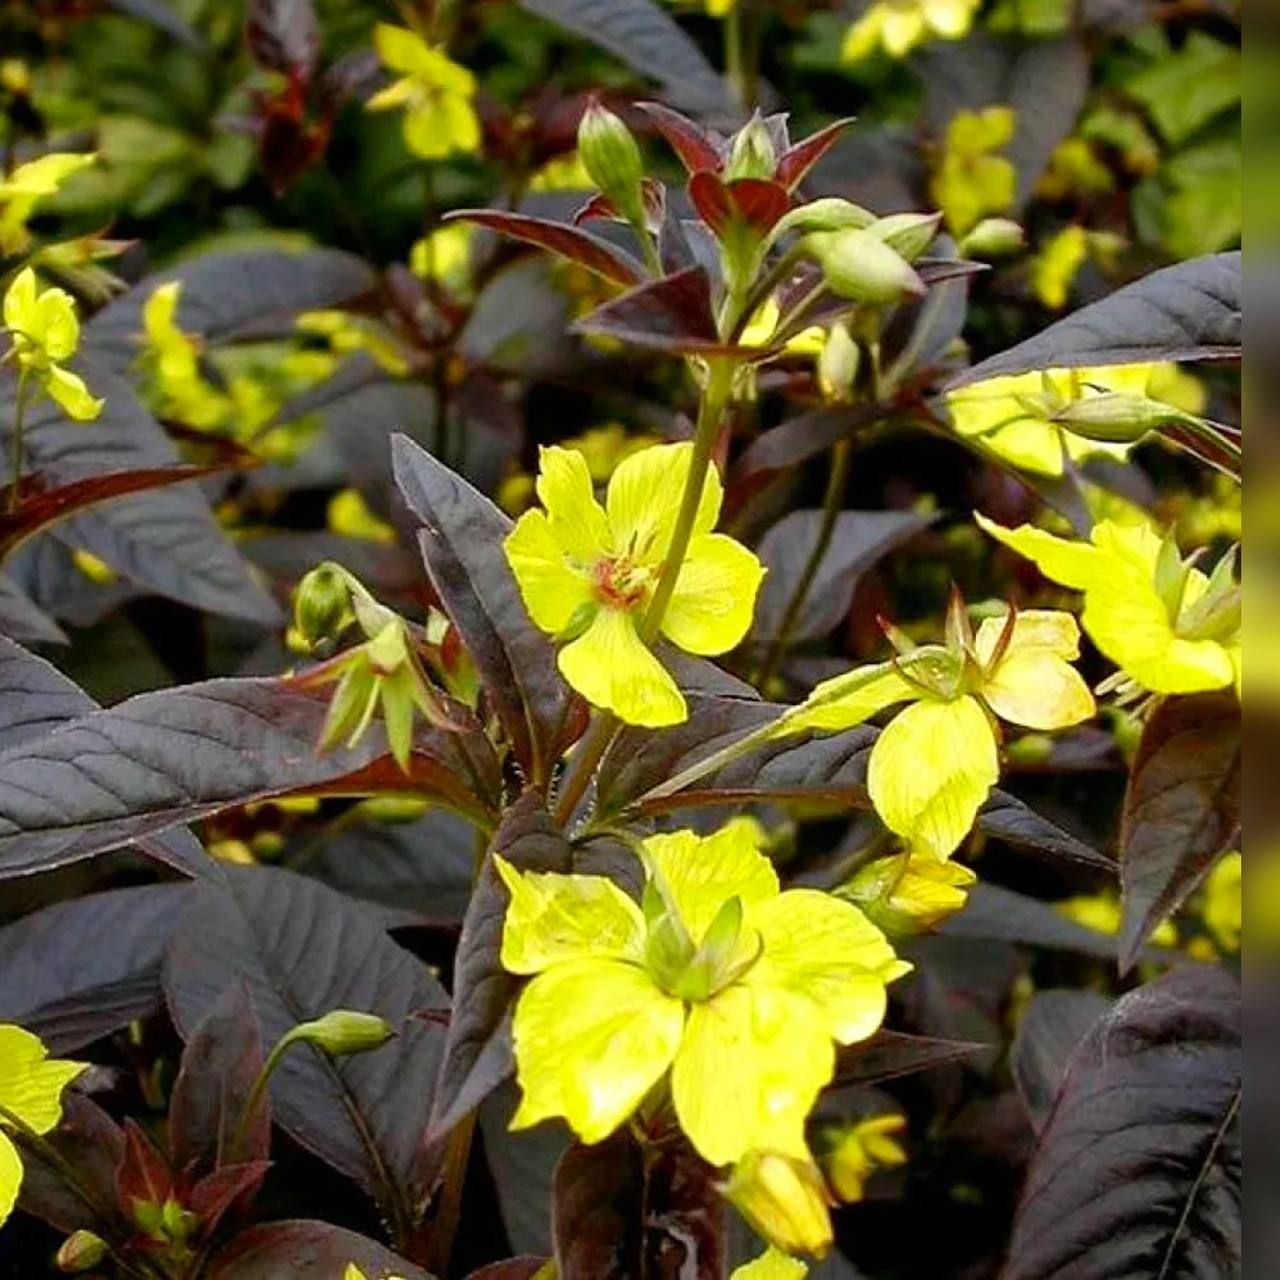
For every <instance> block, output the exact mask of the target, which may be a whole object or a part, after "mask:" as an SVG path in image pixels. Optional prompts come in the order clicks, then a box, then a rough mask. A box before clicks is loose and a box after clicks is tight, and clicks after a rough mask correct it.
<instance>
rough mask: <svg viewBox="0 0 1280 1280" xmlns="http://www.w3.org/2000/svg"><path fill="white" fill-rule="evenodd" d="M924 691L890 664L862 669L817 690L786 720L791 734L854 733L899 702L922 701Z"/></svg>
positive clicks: (833, 679) (841, 676) (828, 681)
mask: <svg viewBox="0 0 1280 1280" xmlns="http://www.w3.org/2000/svg"><path fill="white" fill-rule="evenodd" d="M919 696H920V691H919V690H918V689H916V688H915V687H914V686H913V685H911V684H910V683H909V682H908V681H906V680H905V679H903V677H902V676H901V675H899V673H898V672H897V671H896V670H895V669H894V667H893V665H892V664H891V663H888V662H881V663H877V664H875V665H874V666H868V667H858V668H856V669H855V670H853V671H847V672H845V674H844V675H840V676H832V677H831V679H830V680H823V681H822V682H821V683H820V684H818V685H817V686H815V688H814V690H813V692H812V693H811V694H810V695H809V696H808V697H807V698H806V699H805V700H804V702H803V703H801V705H800V707H799V709H798V710H797V711H796V712H794V713H793V714H792V715H789V716H788V717H787V720H786V725H787V731H788V732H789V733H798V732H800V730H802V729H832V730H838V729H851V728H853V726H854V725H858V724H861V723H862V722H863V721H864V720H868V719H870V717H871V716H873V715H875V714H876V712H877V711H883V710H884V709H885V708H886V707H891V706H893V704H894V703H895V702H907V701H909V700H911V699H912V698H918V697H919Z"/></svg>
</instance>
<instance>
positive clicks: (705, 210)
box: [689, 169, 734, 235]
mask: <svg viewBox="0 0 1280 1280" xmlns="http://www.w3.org/2000/svg"><path fill="white" fill-rule="evenodd" d="M689 200H690V203H691V204H692V205H693V207H694V209H695V210H696V211H697V214H698V217H700V218H701V219H702V220H703V222H705V223H706V224H707V226H709V227H710V228H711V230H712V231H714V232H715V233H716V234H717V235H719V234H720V233H721V232H722V231H723V230H724V229H725V227H727V226H728V225H729V223H730V222H732V221H733V215H734V204H733V200H732V198H731V197H730V195H729V187H728V184H727V183H725V182H724V181H722V180H721V178H720V177H719V175H718V174H715V173H712V172H711V171H710V170H709V169H704V170H702V171H701V172H700V173H695V174H694V175H693V177H691V178H690V179H689Z"/></svg>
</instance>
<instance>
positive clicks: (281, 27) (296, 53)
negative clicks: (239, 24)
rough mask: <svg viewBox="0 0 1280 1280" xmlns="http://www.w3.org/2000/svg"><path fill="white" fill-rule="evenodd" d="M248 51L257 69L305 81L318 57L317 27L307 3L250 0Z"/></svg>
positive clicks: (282, 0) (308, 2)
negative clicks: (258, 67) (277, 72)
mask: <svg viewBox="0 0 1280 1280" xmlns="http://www.w3.org/2000/svg"><path fill="white" fill-rule="evenodd" d="M245 36H246V38H247V40H248V43H249V52H250V53H251V54H253V57H254V60H255V61H256V62H257V63H258V65H259V66H260V67H265V68H266V69H267V70H268V71H279V72H282V73H283V74H285V75H288V76H295V77H297V78H298V79H299V80H301V81H303V82H306V81H309V80H310V79H311V76H312V74H313V73H314V72H315V68H316V59H317V57H318V56H319V54H320V25H319V23H318V22H317V21H316V14H315V9H314V8H313V7H312V3H311V0H250V3H249V11H248V14H247V15H246V18H245Z"/></svg>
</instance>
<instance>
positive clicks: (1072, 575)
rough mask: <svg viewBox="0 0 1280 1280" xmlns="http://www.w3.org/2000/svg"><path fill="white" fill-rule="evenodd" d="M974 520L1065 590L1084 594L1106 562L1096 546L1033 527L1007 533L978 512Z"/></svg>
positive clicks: (1024, 525) (1019, 527)
mask: <svg viewBox="0 0 1280 1280" xmlns="http://www.w3.org/2000/svg"><path fill="white" fill-rule="evenodd" d="M973 518H974V519H975V520H976V521H977V522H978V525H979V526H980V527H981V528H982V529H983V531H984V532H986V533H989V534H990V535H991V536H992V537H993V538H995V540H996V541H997V542H1002V543H1004V545H1005V546H1006V547H1009V548H1010V549H1011V550H1013V551H1016V552H1017V553H1018V554H1019V555H1021V556H1026V558H1027V559H1028V560H1030V561H1031V562H1032V563H1033V564H1034V565H1035V566H1036V567H1037V568H1038V569H1039V570H1040V572H1041V573H1043V574H1044V576H1045V577H1046V578H1049V579H1050V580H1051V581H1053V582H1057V583H1061V585H1062V586H1064V587H1074V588H1076V589H1077V590H1082V589H1083V588H1084V587H1086V586H1088V584H1089V583H1090V582H1092V581H1093V580H1094V578H1095V577H1096V575H1097V574H1098V573H1099V572H1100V571H1101V568H1102V558H1101V556H1100V555H1099V554H1098V549H1097V547H1095V546H1093V544H1092V543H1088V542H1074V541H1072V540H1070V539H1068V538H1058V537H1055V536H1054V535H1053V534H1051V533H1046V532H1045V531H1044V530H1043V529H1037V528H1035V527H1034V526H1033V525H1029V524H1023V525H1019V526H1018V527H1017V528H1016V529H1006V528H1004V527H1003V526H1001V525H998V524H996V523H995V521H994V520H988V519H987V518H986V516H984V515H983V514H982V513H981V512H975V513H974V517H973Z"/></svg>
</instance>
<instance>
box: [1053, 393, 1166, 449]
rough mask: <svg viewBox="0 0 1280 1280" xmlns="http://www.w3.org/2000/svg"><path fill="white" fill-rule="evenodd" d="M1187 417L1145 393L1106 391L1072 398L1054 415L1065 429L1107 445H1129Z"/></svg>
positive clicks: (1056, 420)
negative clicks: (1137, 394)
mask: <svg viewBox="0 0 1280 1280" xmlns="http://www.w3.org/2000/svg"><path fill="white" fill-rule="evenodd" d="M1186 417H1187V415H1186V414H1184V413H1183V412H1182V411H1181V410H1180V409H1175V408H1174V407H1173V406H1172V405H1168V404H1165V403H1163V402H1162V401H1160V400H1151V399H1149V398H1148V397H1147V396H1131V395H1125V394H1124V393H1122V392H1119V391H1105V392H1103V393H1102V394H1101V395H1096V396H1084V397H1082V398H1081V399H1079V400H1073V401H1071V403H1070V404H1068V405H1065V406H1064V407H1063V408H1061V409H1059V410H1058V412H1057V413H1055V414H1054V415H1053V420H1054V421H1055V422H1057V423H1059V424H1060V425H1061V426H1064V427H1066V429H1067V430H1068V431H1071V432H1073V433H1074V434H1075V435H1078V436H1085V437H1086V438H1087V439H1089V440H1101V441H1103V442H1104V443H1107V444H1132V443H1133V442H1134V441H1135V440H1141V439H1142V437H1143V436H1145V435H1146V434H1147V433H1148V432H1151V431H1156V430H1158V429H1159V428H1160V427H1163V426H1167V425H1169V424H1170V423H1173V422H1181V421H1183V420H1184V419H1185V418H1186Z"/></svg>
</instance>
